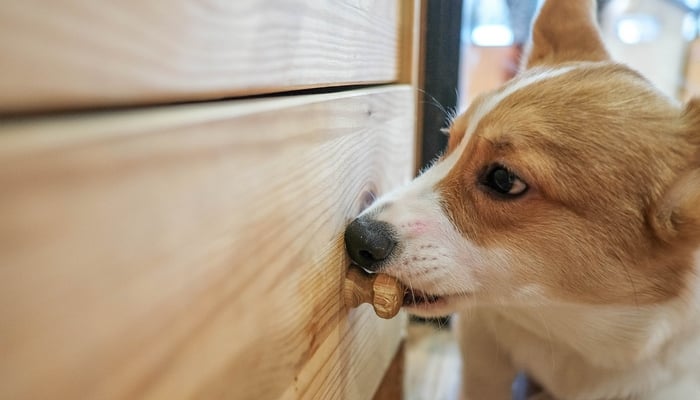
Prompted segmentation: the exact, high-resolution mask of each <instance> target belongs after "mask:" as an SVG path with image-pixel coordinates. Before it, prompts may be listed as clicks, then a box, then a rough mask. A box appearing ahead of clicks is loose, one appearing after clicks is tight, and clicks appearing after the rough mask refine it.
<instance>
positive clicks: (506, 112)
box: [447, 62, 650, 155]
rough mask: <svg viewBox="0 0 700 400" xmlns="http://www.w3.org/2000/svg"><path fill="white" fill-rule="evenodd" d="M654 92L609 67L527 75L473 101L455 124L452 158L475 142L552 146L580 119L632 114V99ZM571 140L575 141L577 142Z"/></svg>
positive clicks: (582, 65)
mask: <svg viewBox="0 0 700 400" xmlns="http://www.w3.org/2000/svg"><path fill="white" fill-rule="evenodd" d="M649 92H650V85H649V83H648V82H647V81H646V80H645V79H644V78H642V77H641V76H640V75H639V74H638V73H636V72H635V71H633V70H630V69H628V68H626V67H624V66H621V65H618V64H613V63H608V62H595V63H591V62H583V63H576V64H569V65H563V66H560V67H558V68H535V69H532V70H529V71H525V72H524V73H523V74H522V75H520V77H519V78H518V79H516V80H513V81H511V82H509V83H508V84H506V85H505V86H503V87H501V88H500V89H498V90H496V91H493V92H490V93H487V94H484V95H481V96H479V97H477V98H476V99H474V101H472V103H471V105H470V107H469V108H468V109H467V111H466V112H465V113H463V114H461V115H459V116H458V117H457V118H455V120H454V121H453V123H452V125H451V126H450V129H449V133H450V138H449V142H448V150H447V154H448V155H449V154H450V153H452V152H453V151H457V149H458V148H459V149H460V151H464V150H465V149H466V148H467V147H469V146H468V143H467V142H468V141H470V139H473V138H474V137H476V136H478V137H479V138H481V139H485V141H487V142H490V143H492V144H496V145H501V147H504V146H503V145H506V144H515V145H523V144H525V145H527V144H533V143H532V142H533V141H534V142H536V141H538V140H547V139H548V138H547V134H549V136H552V135H556V136H563V135H565V134H568V133H570V132H568V131H569V130H570V129H567V128H568V127H567V126H565V125H566V124H568V125H569V127H571V126H576V123H577V122H578V121H577V119H578V118H579V117H580V116H581V115H586V117H590V116H591V115H595V114H599V115H598V116H599V117H600V118H609V117H611V116H613V115H614V114H615V113H616V112H618V111H619V112H629V111H630V110H629V108H628V107H625V106H626V103H628V99H629V98H633V97H635V96H636V95H637V94H644V93H647V94H648V93H649ZM602 110H605V113H602V112H601V111H602ZM590 122H595V121H590ZM586 125H587V124H584V125H583V126H586ZM579 126H580V125H579ZM557 128H563V129H557ZM534 133H536V134H534ZM563 138H564V139H565V140H564V141H563V142H560V144H565V143H566V139H567V137H563ZM559 139H561V138H558V140H559ZM568 139H572V140H574V141H575V140H576V137H575V135H574V136H571V135H570V136H569V137H568Z"/></svg>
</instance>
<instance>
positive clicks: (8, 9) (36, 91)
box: [0, 0, 401, 113]
mask: <svg viewBox="0 0 700 400" xmlns="http://www.w3.org/2000/svg"><path fill="white" fill-rule="evenodd" d="M400 3H401V2H399V1H362V0H329V1H318V0H277V1H260V0H235V1H224V0H200V1H198V0H122V1H112V2H109V1H85V0H10V1H6V2H3V5H2V7H0V27H2V32H4V33H3V34H2V35H0V54H2V57H0V72H1V73H0V113H8V112H12V113H14V112H23V111H36V110H54V109H70V108H76V107H90V108H95V107H104V106H114V105H129V106H133V105H136V104H152V103H156V102H158V103H162V102H181V101H191V100H199V99H215V98H222V97H232V96H240V95H250V94H259V93H271V92H276V91H281V90H292V89H304V88H311V87H321V86H338V85H347V84H360V83H372V82H392V81H397V80H398V77H399V62H398V60H399V47H400V39H399V32H400V28H399V17H400V10H399V7H400Z"/></svg>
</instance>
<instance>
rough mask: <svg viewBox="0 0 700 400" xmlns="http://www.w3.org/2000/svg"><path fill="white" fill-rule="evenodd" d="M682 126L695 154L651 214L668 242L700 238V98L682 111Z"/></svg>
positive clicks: (656, 230)
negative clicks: (686, 168) (685, 169)
mask: <svg viewBox="0 0 700 400" xmlns="http://www.w3.org/2000/svg"><path fill="white" fill-rule="evenodd" d="M681 118H682V124H683V125H682V126H683V130H684V134H685V137H686V138H687V141H688V146H689V148H691V149H694V151H695V154H694V158H693V159H692V160H691V162H690V164H689V167H688V170H687V171H685V172H684V173H683V174H681V176H680V177H679V179H677V180H676V182H674V183H673V184H672V185H671V187H670V188H669V190H668V191H667V192H666V194H665V195H664V197H663V199H662V201H661V202H660V204H657V205H656V207H655V208H654V210H653V214H652V216H651V222H652V225H653V228H654V230H655V232H656V235H657V236H658V237H659V238H660V239H661V240H663V241H664V242H666V243H669V244H673V243H676V242H677V241H681V242H682V241H687V240H690V241H691V244H697V241H699V240H700V98H697V99H693V100H691V101H690V102H689V103H688V105H687V106H686V108H685V111H684V112H683V115H682V117H681Z"/></svg>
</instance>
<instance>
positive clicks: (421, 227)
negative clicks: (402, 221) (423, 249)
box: [406, 221, 430, 236]
mask: <svg viewBox="0 0 700 400" xmlns="http://www.w3.org/2000/svg"><path fill="white" fill-rule="evenodd" d="M406 227H407V228H408V229H407V231H408V234H409V235H412V236H420V235H422V234H424V233H426V232H428V231H429V230H430V226H429V225H428V224H427V223H425V222H422V221H415V222H409V223H408V224H406Z"/></svg>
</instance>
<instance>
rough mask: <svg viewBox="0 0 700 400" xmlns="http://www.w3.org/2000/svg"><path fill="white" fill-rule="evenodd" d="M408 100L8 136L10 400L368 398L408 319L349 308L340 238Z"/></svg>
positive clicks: (399, 177) (5, 313) (88, 124)
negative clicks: (344, 299)
mask: <svg viewBox="0 0 700 400" xmlns="http://www.w3.org/2000/svg"><path fill="white" fill-rule="evenodd" d="M412 93H413V92H412V90H411V89H410V87H409V86H403V85H399V86H387V87H382V88H377V89H365V90H359V91H352V92H344V93H336V94H325V95H313V96H295V97H292V98H278V99H266V100H249V101H244V102H243V101H231V102H224V103H219V104H209V105H188V106H172V107H164V108H160V109H150V110H141V111H122V112H104V113H95V114H91V115H90V116H76V117H71V116H63V117H53V118H48V117H47V118H41V119H35V118H26V119H19V120H17V119H15V120H13V121H12V122H8V121H5V122H1V123H0V187H2V195H1V196H0V221H2V223H0V349H2V357H0V398H3V399H5V398H7V399H51V398H66V399H118V398H119V399H122V398H149V399H179V398H224V399H227V398H228V399H233V398H235V399H258V400H260V399H263V400H264V399H277V398H285V399H292V398H304V399H333V398H344V399H366V398H370V397H371V395H372V394H373V393H374V391H375V389H376V388H377V385H378V384H379V380H380V379H381V377H382V375H383V371H384V369H385V368H386V366H387V365H388V364H389V362H390V360H391V359H392V357H393V355H394V352H395V350H396V347H397V345H398V343H399V341H400V336H401V333H400V332H401V329H402V327H403V318H396V319H393V320H389V321H384V320H380V319H378V318H377V317H376V316H375V315H374V313H373V311H372V310H371V308H370V307H369V306H367V305H364V306H361V307H360V308H358V309H355V310H351V311H348V310H346V309H345V308H344V307H343V305H342V290H341V288H342V283H343V279H344V276H345V269H346V266H347V263H348V260H347V257H346V256H345V252H344V249H343V244H342V238H341V236H342V235H341V233H342V230H343V228H344V226H345V224H346V223H347V222H348V221H349V219H350V218H352V217H353V216H354V215H356V214H357V213H358V212H359V210H360V209H362V208H363V207H364V206H366V203H367V202H368V199H370V198H371V195H370V194H369V193H370V192H372V193H375V194H379V193H382V192H384V191H386V190H388V189H389V188H391V187H393V186H395V185H397V184H399V183H401V182H404V181H406V180H408V179H409V178H410V177H411V175H412V165H413V164H412V161H413V160H412V158H413V148H412V146H413V142H412V132H413V125H412V119H411V118H410V115H411V113H412V110H413V103H412V102H413V95H412Z"/></svg>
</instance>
